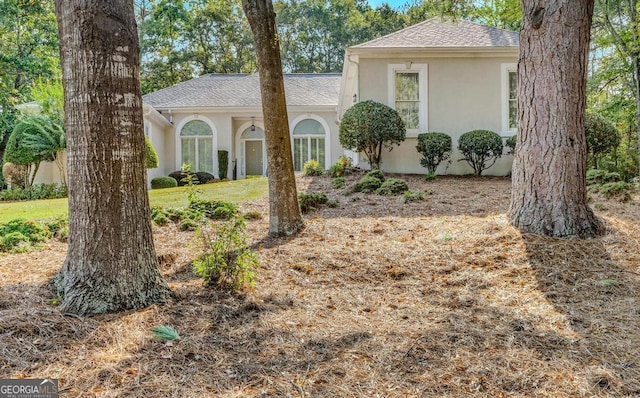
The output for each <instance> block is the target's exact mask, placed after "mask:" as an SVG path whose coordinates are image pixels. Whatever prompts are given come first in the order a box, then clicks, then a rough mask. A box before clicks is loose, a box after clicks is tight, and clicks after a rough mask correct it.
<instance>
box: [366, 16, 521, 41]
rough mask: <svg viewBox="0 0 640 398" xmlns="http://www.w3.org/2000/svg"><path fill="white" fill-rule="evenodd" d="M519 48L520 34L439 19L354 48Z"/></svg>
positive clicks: (428, 20) (429, 20)
mask: <svg viewBox="0 0 640 398" xmlns="http://www.w3.org/2000/svg"><path fill="white" fill-rule="evenodd" d="M518 45H519V38H518V32H513V31H510V30H504V29H499V28H494V27H491V26H485V25H479V24H476V23H473V22H468V21H462V20H460V21H455V22H454V21H449V20H443V19H440V18H437V17H436V18H431V19H427V20H426V21H424V22H420V23H418V24H416V25H412V26H409V27H407V28H404V29H402V30H399V31H397V32H394V33H390V34H388V35H386V36H382V37H379V38H377V39H374V40H371V41H368V42H366V43H362V44H358V45H356V46H353V48H461V47H483V48H488V47H518Z"/></svg>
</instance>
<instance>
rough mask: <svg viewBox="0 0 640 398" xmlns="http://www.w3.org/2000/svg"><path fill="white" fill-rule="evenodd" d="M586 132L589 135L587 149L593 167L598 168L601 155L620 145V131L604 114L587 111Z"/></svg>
mask: <svg viewBox="0 0 640 398" xmlns="http://www.w3.org/2000/svg"><path fill="white" fill-rule="evenodd" d="M585 134H586V137H587V150H588V151H589V155H590V157H591V160H592V162H593V167H594V168H596V169H597V168H598V159H599V158H600V156H601V155H603V154H605V153H608V152H611V151H612V150H614V149H615V148H617V147H618V145H620V133H619V132H618V130H617V129H616V127H615V126H614V125H613V123H611V122H609V121H608V120H607V119H606V118H605V117H604V116H602V115H600V114H598V113H587V114H586V117H585Z"/></svg>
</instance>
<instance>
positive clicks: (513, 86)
mask: <svg viewBox="0 0 640 398" xmlns="http://www.w3.org/2000/svg"><path fill="white" fill-rule="evenodd" d="M508 73H509V100H508V101H509V130H515V129H516V128H517V127H518V73H517V72H515V71H509V72H508Z"/></svg>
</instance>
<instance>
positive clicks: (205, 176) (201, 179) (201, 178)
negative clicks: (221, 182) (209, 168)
mask: <svg viewBox="0 0 640 398" xmlns="http://www.w3.org/2000/svg"><path fill="white" fill-rule="evenodd" d="M196 178H197V179H198V183H200V184H208V183H210V182H211V181H215V179H216V177H215V176H214V175H213V174H211V173H207V172H206V171H198V172H197V173H196Z"/></svg>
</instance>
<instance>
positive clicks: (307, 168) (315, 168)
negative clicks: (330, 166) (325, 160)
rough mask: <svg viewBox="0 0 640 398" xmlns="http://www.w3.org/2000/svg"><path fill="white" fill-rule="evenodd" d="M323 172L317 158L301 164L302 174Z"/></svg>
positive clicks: (313, 174)
mask: <svg viewBox="0 0 640 398" xmlns="http://www.w3.org/2000/svg"><path fill="white" fill-rule="evenodd" d="M322 173H324V170H322V167H320V163H318V161H317V160H315V159H311V160H309V161H307V162H306V163H305V164H304V166H302V175H304V176H308V177H314V176H321V175H322Z"/></svg>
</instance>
